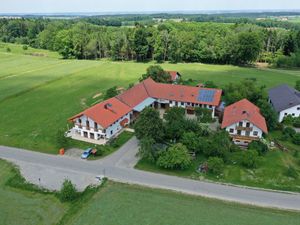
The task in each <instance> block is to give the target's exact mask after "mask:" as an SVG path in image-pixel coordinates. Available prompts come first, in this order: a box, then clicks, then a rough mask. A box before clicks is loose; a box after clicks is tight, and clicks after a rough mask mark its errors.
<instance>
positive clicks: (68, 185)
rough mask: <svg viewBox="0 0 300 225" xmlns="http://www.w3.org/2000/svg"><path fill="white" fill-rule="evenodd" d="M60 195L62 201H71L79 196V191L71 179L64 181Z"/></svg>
mask: <svg viewBox="0 0 300 225" xmlns="http://www.w3.org/2000/svg"><path fill="white" fill-rule="evenodd" d="M58 197H59V199H60V200H61V201H62V202H71V201H74V200H75V199H76V198H77V197H78V192H77V191H76V188H75V186H74V185H73V184H72V182H71V181H70V180H65V181H64V183H63V184H62V188H61V190H60V192H59V194H58Z"/></svg>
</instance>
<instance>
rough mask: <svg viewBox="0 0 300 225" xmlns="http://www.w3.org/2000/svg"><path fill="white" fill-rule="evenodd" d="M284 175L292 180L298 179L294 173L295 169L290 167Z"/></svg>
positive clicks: (296, 173) (295, 172)
mask: <svg viewBox="0 0 300 225" xmlns="http://www.w3.org/2000/svg"><path fill="white" fill-rule="evenodd" d="M286 175H287V176H288V177H292V178H295V179H297V178H298V172H297V171H296V169H295V168H294V167H292V166H289V168H288V169H287V171H286Z"/></svg>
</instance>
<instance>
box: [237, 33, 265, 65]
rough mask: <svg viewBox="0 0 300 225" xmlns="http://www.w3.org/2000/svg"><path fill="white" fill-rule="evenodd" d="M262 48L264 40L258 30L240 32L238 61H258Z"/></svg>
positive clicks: (245, 62) (242, 62) (243, 62)
mask: <svg viewBox="0 0 300 225" xmlns="http://www.w3.org/2000/svg"><path fill="white" fill-rule="evenodd" d="M261 49H262V40H261V39H260V36H259V34H258V33H257V32H253V31H245V32H241V33H239V34H238V41H237V46H236V51H237V52H236V59H235V61H236V63H241V64H247V63H251V62H254V61H256V59H257V58H258V56H259V53H260V51H261Z"/></svg>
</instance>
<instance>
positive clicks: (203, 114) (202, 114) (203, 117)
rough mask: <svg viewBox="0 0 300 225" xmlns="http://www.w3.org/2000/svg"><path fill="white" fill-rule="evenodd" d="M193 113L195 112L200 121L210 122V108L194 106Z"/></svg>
mask: <svg viewBox="0 0 300 225" xmlns="http://www.w3.org/2000/svg"><path fill="white" fill-rule="evenodd" d="M195 113H196V117H197V119H198V120H199V121H200V122H201V123H211V122H212V117H211V114H212V110H210V109H206V108H200V107H197V108H195Z"/></svg>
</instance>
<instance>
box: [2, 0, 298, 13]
mask: <svg viewBox="0 0 300 225" xmlns="http://www.w3.org/2000/svg"><path fill="white" fill-rule="evenodd" d="M296 9H300V0H0V13H62V12H151V11H152V12H153V11H163V12H165V11H203V10H204V11H207V10H296Z"/></svg>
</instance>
